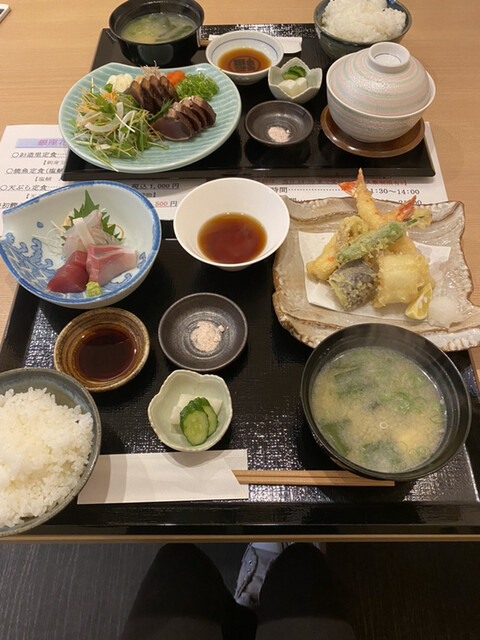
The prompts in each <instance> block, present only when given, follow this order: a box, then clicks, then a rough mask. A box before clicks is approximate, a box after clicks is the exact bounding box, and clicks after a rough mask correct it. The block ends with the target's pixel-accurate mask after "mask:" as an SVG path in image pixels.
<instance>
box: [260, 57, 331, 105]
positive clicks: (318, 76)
mask: <svg viewBox="0 0 480 640" xmlns="http://www.w3.org/2000/svg"><path fill="white" fill-rule="evenodd" d="M294 66H298V67H302V69H305V72H306V76H305V78H304V80H305V82H302V86H303V87H304V88H303V89H302V90H301V91H300V93H296V92H295V91H294V90H289V88H290V87H289V85H290V83H291V82H294V81H288V80H285V79H284V78H283V74H284V73H286V72H287V71H288V70H289V69H290V67H294ZM322 79H323V71H322V69H320V68H317V69H310V68H309V67H308V66H307V65H306V64H305V63H304V62H303V60H300V58H292V59H291V60H289V61H288V62H286V63H285V64H284V65H282V66H281V67H270V69H269V70H268V86H269V88H270V91H271V92H272V95H273V96H274V97H275V98H277V100H288V101H289V102H295V103H297V104H304V103H305V102H308V101H309V100H311V99H312V98H314V97H315V96H316V95H317V93H318V92H319V90H320V87H321V86H322ZM292 89H293V85H292Z"/></svg>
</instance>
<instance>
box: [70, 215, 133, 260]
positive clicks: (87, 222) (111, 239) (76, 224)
mask: <svg viewBox="0 0 480 640" xmlns="http://www.w3.org/2000/svg"><path fill="white" fill-rule="evenodd" d="M119 243H120V240H119V239H118V238H116V237H115V236H114V235H112V234H111V233H107V232H106V231H104V230H103V225H102V214H101V212H100V211H99V210H98V209H95V210H94V211H92V212H90V213H89V214H88V216H85V217H84V218H74V219H73V221H72V226H71V227H69V228H68V229H67V231H66V232H65V243H64V245H63V255H64V256H65V257H66V258H68V257H69V256H70V255H71V254H72V253H73V252H74V251H78V250H80V251H87V249H88V247H89V246H90V245H91V244H95V245H97V244H98V245H118V244H119Z"/></svg>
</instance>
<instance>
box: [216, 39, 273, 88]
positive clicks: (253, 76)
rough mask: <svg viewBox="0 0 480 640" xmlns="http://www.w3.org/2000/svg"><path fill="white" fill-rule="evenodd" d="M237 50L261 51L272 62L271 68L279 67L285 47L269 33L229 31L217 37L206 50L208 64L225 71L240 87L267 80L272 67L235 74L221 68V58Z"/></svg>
mask: <svg viewBox="0 0 480 640" xmlns="http://www.w3.org/2000/svg"><path fill="white" fill-rule="evenodd" d="M235 49H254V50H255V51H260V53H263V54H264V55H265V56H266V57H267V58H268V59H269V60H270V63H271V66H274V65H278V64H279V63H280V62H281V61H282V58H283V46H282V44H281V42H280V41H279V40H277V38H274V37H273V36H271V35H269V34H268V33H262V32H261V31H253V30H251V31H249V30H245V31H229V32H228V33H223V34H222V35H220V36H215V38H213V39H212V40H211V42H210V43H209V44H208V46H207V48H206V50H205V55H206V57H207V62H209V63H210V64H211V65H213V66H214V67H217V68H218V69H220V70H221V71H223V73H225V74H226V75H227V76H228V77H229V78H230V79H231V80H233V82H234V83H235V84H239V85H245V84H254V83H255V82H258V81H259V80H262V78H266V77H267V74H268V70H269V68H271V67H266V68H265V69H261V70H260V71H253V72H251V73H235V72H234V71H229V70H226V69H223V68H222V67H220V65H219V61H220V58H221V57H222V56H223V55H224V54H226V53H228V52H229V51H233V50H235Z"/></svg>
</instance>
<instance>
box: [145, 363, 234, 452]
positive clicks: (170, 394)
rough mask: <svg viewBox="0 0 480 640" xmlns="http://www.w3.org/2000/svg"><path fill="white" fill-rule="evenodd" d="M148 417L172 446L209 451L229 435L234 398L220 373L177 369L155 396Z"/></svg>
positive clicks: (156, 429)
mask: <svg viewBox="0 0 480 640" xmlns="http://www.w3.org/2000/svg"><path fill="white" fill-rule="evenodd" d="M148 419H149V420H150V424H151V425H152V428H153V430H154V431H155V433H156V434H157V436H158V437H159V438H160V440H161V441H162V442H163V443H164V444H165V445H167V446H168V447H171V448H172V449H175V450H176V451H206V450H207V449H210V448H211V447H213V446H214V445H215V444H216V443H217V442H219V441H220V440H221V439H222V437H223V436H224V435H225V432H226V431H227V429H228V427H229V425H230V422H231V420H232V399H231V397H230V392H229V390H228V387H227V385H226V383H225V381H224V380H223V378H220V376H216V375H211V374H200V373H196V372H195V371H188V370H186V369H177V370H176V371H174V372H173V373H171V374H170V375H169V376H168V377H167V378H166V379H165V382H164V383H163V385H162V386H161V387H160V391H159V392H158V393H157V394H156V395H155V396H154V397H153V398H152V400H151V402H150V404H149V406H148Z"/></svg>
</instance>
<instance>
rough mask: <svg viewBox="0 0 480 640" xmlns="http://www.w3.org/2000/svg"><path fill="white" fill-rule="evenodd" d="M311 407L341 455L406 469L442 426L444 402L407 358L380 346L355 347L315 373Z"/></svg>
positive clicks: (425, 455) (422, 458)
mask: <svg viewBox="0 0 480 640" xmlns="http://www.w3.org/2000/svg"><path fill="white" fill-rule="evenodd" d="M311 404H312V412H313V416H314V418H315V421H316V423H317V426H318V428H319V430H320V431H321V433H322V434H323V435H324V437H325V438H326V440H327V441H328V442H329V443H330V444H331V446H332V447H333V448H334V449H335V450H336V451H338V453H339V454H341V455H342V456H343V457H345V458H347V459H348V460H350V461H351V462H354V463H356V464H358V465H360V466H362V467H364V468H366V469H370V470H372V471H380V472H386V473H394V472H401V471H408V470H411V469H415V468H416V467H418V466H420V465H422V464H423V463H425V462H426V461H427V460H428V459H429V458H431V457H432V456H433V454H434V453H435V451H436V450H437V449H438V447H439V446H440V444H441V442H442V439H443V436H444V434H445V429H446V408H445V402H444V399H443V397H442V395H441V394H440V392H439V391H438V389H437V387H436V386H435V384H434V383H433V381H432V380H431V379H430V378H429V377H428V376H427V375H426V374H425V373H424V372H423V371H422V370H421V369H420V367H418V366H417V365H416V364H415V363H414V362H413V361H412V360H410V359H409V358H407V357H405V356H403V355H402V354H400V353H398V352H396V351H393V350H391V349H388V348H383V347H358V348H355V349H351V350H349V351H346V352H345V353H342V354H340V355H338V356H337V357H335V358H334V359H333V360H332V361H331V362H330V363H328V364H327V365H326V366H325V367H324V368H322V370H321V371H320V372H319V373H318V375H317V377H316V379H315V381H314V384H313V388H312V398H311Z"/></svg>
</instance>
